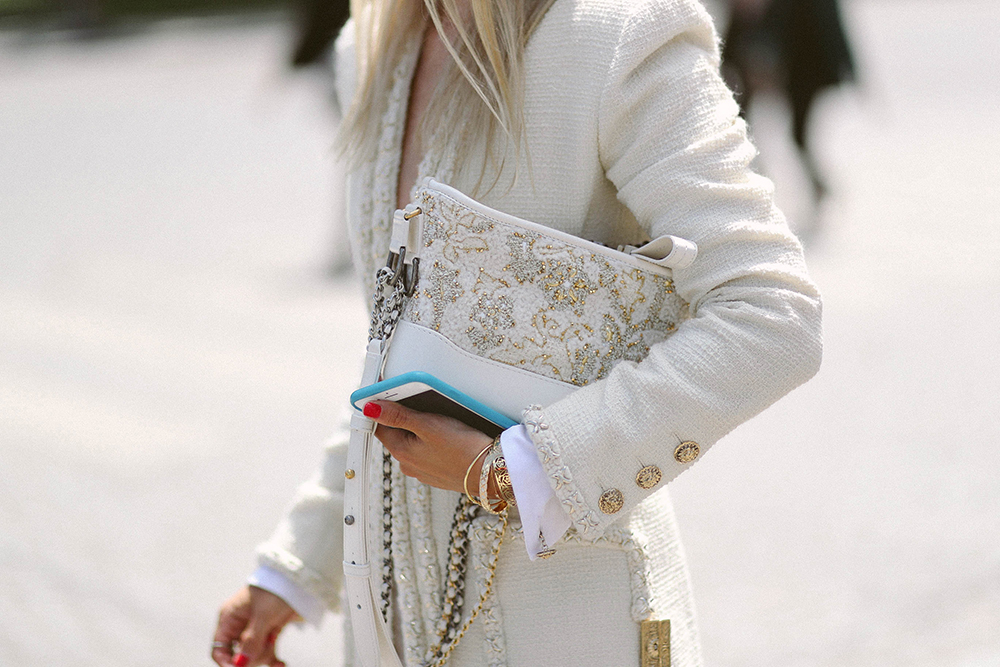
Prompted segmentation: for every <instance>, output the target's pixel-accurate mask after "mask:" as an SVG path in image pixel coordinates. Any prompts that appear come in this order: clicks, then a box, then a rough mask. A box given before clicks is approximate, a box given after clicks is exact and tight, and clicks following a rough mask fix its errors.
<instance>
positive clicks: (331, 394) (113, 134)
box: [0, 0, 1000, 667]
mask: <svg viewBox="0 0 1000 667" xmlns="http://www.w3.org/2000/svg"><path fill="white" fill-rule="evenodd" d="M774 2H776V3H780V2H781V0H774ZM811 2H812V0H810V1H809V2H806V1H805V0H794V2H793V4H795V3H798V5H799V7H800V8H801V7H803V6H806V5H809V4H810V3H811ZM765 4H766V2H765V3H760V2H752V1H749V2H734V3H732V4H730V3H723V2H715V3H713V4H712V5H710V9H711V11H713V13H714V14H715V15H716V16H717V18H718V21H719V28H720V31H721V32H723V33H724V34H731V33H728V32H727V31H728V30H730V29H731V28H733V27H734V26H735V27H738V28H740V30H739V31H737V33H736V34H737V36H735V37H733V36H731V37H730V41H729V42H728V43H727V65H729V69H728V75H729V76H730V77H734V78H732V79H731V80H733V82H734V85H736V86H738V87H740V90H741V96H742V97H741V99H743V100H744V101H749V98H750V97H751V96H752V104H749V107H750V108H749V110H748V115H749V118H750V121H751V128H752V131H753V133H754V136H755V140H756V141H757V143H758V145H759V146H760V148H761V151H762V155H761V158H760V168H761V169H762V170H764V171H765V172H766V173H767V174H768V175H770V176H771V177H772V178H774V179H775V181H776V183H777V187H778V197H779V201H780V203H781V204H782V206H783V207H784V209H785V210H786V212H787V213H788V215H789V218H790V220H791V222H792V224H793V226H794V227H795V228H796V229H797V230H798V231H799V232H800V233H801V234H802V236H803V239H804V241H805V243H806V252H807V259H808V261H809V263H810V268H811V270H812V272H813V275H814V277H815V279H816V280H817V282H818V283H819V284H820V286H821V288H822V290H823V292H824V296H825V308H826V352H825V360H824V366H823V369H822V371H821V372H820V374H819V375H818V376H817V377H816V378H815V379H814V380H813V381H812V382H810V383H809V384H807V385H805V386H804V387H802V388H800V389H799V390H797V391H795V392H794V393H793V394H791V395H790V396H788V397H787V398H785V399H784V400H782V401H781V402H780V403H779V404H778V405H776V406H775V407H774V408H772V409H771V410H769V411H767V412H766V413H765V414H763V415H761V416H760V417H758V418H757V419H755V420H753V421H752V422H750V423H748V424H746V425H744V426H743V427H741V428H740V429H738V430H737V431H736V432H734V433H733V434H731V435H730V436H729V437H727V438H726V439H725V440H724V441H723V442H722V443H720V444H719V445H718V446H717V447H716V448H714V449H713V451H712V454H711V455H710V456H708V457H706V459H705V460H704V461H703V462H701V463H700V464H699V465H698V466H696V467H695V468H694V469H693V470H692V471H690V472H689V473H686V474H685V475H684V476H682V477H681V478H680V479H678V480H677V481H675V482H674V483H672V484H671V488H672V492H673V497H674V501H675V504H676V507H677V512H678V517H679V520H680V524H681V530H682V533H683V535H684V538H685V543H686V547H687V552H688V556H689V560H690V565H691V570H692V576H693V579H694V586H695V593H696V598H697V601H698V608H699V617H700V624H701V630H702V634H703V639H704V644H705V657H706V664H707V665H711V666H713V667H750V666H759V665H769V666H771V667H798V666H803V667H805V666H822V667H834V666H837V667H843V666H851V667H854V666H858V667H860V666H869V665H871V666H875V665H878V666H880V667H886V666H895V665H900V666H902V665H906V666H908V667H922V666H928V667H929V666H931V665H933V666H935V667H942V666H954V667H987V666H991V667H995V666H997V665H1000V483H998V481H997V476H998V473H1000V352H998V350H1000V335H998V333H997V331H998V329H1000V261H998V256H1000V219H998V211H1000V187H998V181H1000V166H998V164H1000V163H998V161H997V155H1000V131H998V129H997V128H998V127H1000V48H998V47H997V39H998V36H1000V3H997V2H996V0H948V1H945V0H844V2H843V3H842V5H841V13H842V21H843V29H844V35H846V37H847V39H848V40H849V42H848V43H849V51H846V52H844V53H847V54H848V55H849V58H847V59H845V57H844V53H840V52H839V51H838V50H839V49H840V48H841V47H839V46H838V44H839V42H838V41H837V40H838V39H839V38H838V37H837V34H835V33H836V31H833V32H831V31H830V27H831V26H832V25H834V24H833V23H831V20H833V19H830V18H829V15H827V18H826V19H824V20H823V21H821V22H820V25H821V27H822V28H823V29H824V34H823V35H820V36H814V37H810V38H809V39H808V40H806V41H807V42H809V44H811V45H812V46H813V47H817V48H818V49H819V50H820V51H822V52H825V53H826V54H827V55H829V54H831V53H839V55H838V56H837V57H836V58H834V59H833V61H832V62H833V63H834V67H835V70H836V74H837V77H835V78H843V79H845V82H844V84H843V85H840V86H833V87H825V85H824V86H821V87H819V89H818V90H819V94H818V96H816V97H814V98H813V97H809V96H807V97H808V101H811V102H814V104H812V106H811V115H810V116H809V117H808V120H809V123H808V125H807V129H806V130H805V132H801V131H800V132H799V139H800V140H802V139H808V141H807V145H806V146H805V147H806V148H808V149H809V150H810V151H811V152H810V153H809V154H808V155H809V156H811V157H806V158H805V159H803V157H802V155H803V154H802V153H801V152H800V150H799V147H798V145H797V144H796V143H795V142H794V141H793V134H794V132H793V130H794V129H795V127H796V119H797V118H798V119H799V120H801V117H800V116H796V114H797V113H801V104H802V102H803V97H802V96H801V95H799V94H798V93H794V92H789V91H790V90H791V89H790V88H789V86H788V85H787V84H788V83H789V81H790V79H791V78H792V76H793V75H792V68H790V67H789V62H790V61H792V62H793V64H794V63H801V62H805V60H804V59H806V58H807V56H805V55H802V52H800V51H795V50H794V49H796V48H799V47H800V46H801V45H799V46H795V47H790V46H788V45H785V44H784V43H783V42H782V41H781V40H782V38H781V35H782V33H781V30H782V29H783V28H781V26H787V25H788V23H787V22H788V21H790V20H791V19H788V18H787V16H786V17H785V18H784V19H782V18H781V17H780V16H775V15H771V14H769V12H771V11H776V10H769V9H767V8H766V7H763V5H765ZM786 4H787V3H786ZM818 4H822V3H818ZM754 5H761V6H757V7H755V6H754ZM828 9H829V7H827V10H828ZM816 11H817V12H820V11H821V9H817V10H816ZM817 15H819V14H817ZM301 16H302V12H301V8H299V7H293V6H289V5H287V3H284V2H279V1H278V0H274V1H270V0H254V1H249V2H248V1H245V0H174V1H172V2H162V1H154V0H65V1H64V2H62V3H55V4H52V3H43V2H38V1H37V0H0V665H39V664H49V663H69V664H71V665H74V666H76V665H79V666H81V667H85V666H91V665H94V666H96V665H104V666H106V665H136V664H143V665H145V666H146V667H155V666H160V665H163V666H167V665H171V666H173V665H208V664H209V659H208V652H209V642H210V640H211V635H212V631H213V627H214V621H215V615H216V609H217V607H218V604H219V603H220V602H221V601H222V600H223V599H224V598H226V597H228V595H230V594H231V592H232V591H234V590H235V588H236V587H237V586H239V585H240V583H241V582H242V581H243V579H244V578H245V576H246V575H247V573H248V572H249V571H250V569H251V568H252V566H253V555H252V551H253V547H254V545H255V544H256V543H257V542H259V541H261V540H262V539H263V538H265V537H266V536H267V535H268V534H269V532H270V530H271V528H272V527H273V525H274V524H275V522H276V520H277V518H278V516H279V515H280V513H281V511H282V508H283V506H284V505H285V503H286V502H287V501H288V499H289V498H290V497H291V494H292V492H293V490H294V488H295V486H296V485H297V484H298V483H299V482H300V481H302V480H303V479H304V478H305V477H306V476H308V475H309V474H310V473H311V472H312V470H313V469H314V467H315V466H316V465H317V464H318V462H319V460H320V449H321V446H322V443H323V441H324V439H325V438H326V437H327V435H328V434H329V433H330V432H331V431H332V430H333V428H334V426H335V425H336V424H337V423H338V421H339V419H340V416H341V415H342V414H343V413H344V410H345V406H346V396H347V395H348V393H349V392H350V391H351V390H352V389H353V388H354V387H355V385H356V383H357V381H358V378H359V370H360V358H361V357H360V350H361V346H362V342H363V338H364V334H365V331H366V318H367V315H366V310H367V308H366V304H364V303H363V302H362V300H361V298H360V291H359V289H358V285H357V282H356V280H355V278H354V277H353V276H352V275H351V273H350V271H349V270H347V269H345V268H344V261H345V257H346V242H345V240H344V239H343V238H342V234H341V233H340V232H339V231H338V230H339V229H340V227H339V225H340V222H339V217H338V213H337V212H338V211H339V208H340V201H339V196H338V194H337V188H336V187H335V182H336V180H337V179H336V178H335V176H334V174H335V172H336V165H335V162H336V160H335V157H336V156H335V153H334V151H333V150H332V143H333V137H334V133H335V123H336V113H335V108H334V105H333V103H332V98H331V92H330V78H329V73H328V67H327V66H326V63H327V60H326V59H325V57H324V56H322V54H319V55H318V56H317V58H318V64H316V65H314V66H311V67H308V68H305V69H300V70H299V71H296V72H293V70H292V68H291V67H290V64H289V63H290V61H291V60H292V56H293V52H294V51H295V47H296V44H298V45H300V46H301V36H302V34H303V33H302V28H301V25H302V24H301V21H300V18H299V17H301ZM796 20H798V19H796ZM740 21H742V24H740V25H737V23H738V22H740ZM782 21H785V23H782ZM804 30H805V29H804V28H799V29H798V32H797V33H796V34H800V35H801V34H805V33H804V32H803V31H804ZM831 35H832V37H831ZM831 39H832V40H833V41H829V40H831ZM809 44H807V45H806V46H807V47H808V46H809ZM817 45H818V46H817ZM737 46H738V47H739V48H736V47H737ZM732 49H735V50H734V51H733V50H732ZM815 50H816V49H815V48H814V49H813V51H815ZM790 54H798V55H790ZM829 62H831V61H829V60H828V61H827V65H828V64H829ZM822 66H823V65H822V64H819V65H816V67H822ZM827 78H829V77H827ZM807 89H808V85H807ZM798 90H799V91H800V92H801V90H802V88H801V87H800V88H799V89H798ZM809 90H813V92H816V86H813V88H812V89H809ZM797 95H798V96H797ZM797 104H798V105H799V106H798V107H796V105H797ZM797 108H798V109H799V111H796V109H797ZM338 620H339V619H338V618H336V617H333V616H328V617H327V621H326V623H325V624H324V626H323V627H322V628H321V629H319V630H314V629H309V628H299V629H290V630H289V631H287V632H286V633H284V635H283V636H282V638H281V640H280V642H279V654H280V655H282V656H283V657H284V659H285V660H287V662H288V663H289V664H290V665H292V666H293V667H296V666H306V665H330V664H336V660H335V657H336V656H337V655H338V653H339V650H340V645H341V639H340V627H339V622H338Z"/></svg>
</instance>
